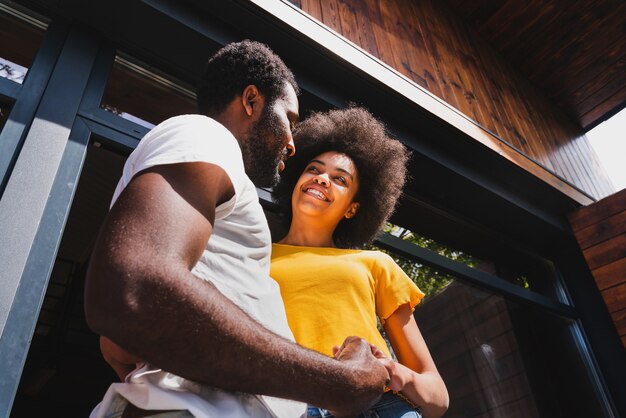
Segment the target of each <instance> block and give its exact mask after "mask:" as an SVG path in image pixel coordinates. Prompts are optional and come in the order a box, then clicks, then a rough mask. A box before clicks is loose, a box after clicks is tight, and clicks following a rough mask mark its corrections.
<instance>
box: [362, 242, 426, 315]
mask: <svg viewBox="0 0 626 418" xmlns="http://www.w3.org/2000/svg"><path fill="white" fill-rule="evenodd" d="M373 273H374V280H375V286H376V291H375V293H376V313H377V315H378V317H379V318H380V320H381V321H382V322H383V323H384V321H385V320H386V319H387V318H389V317H390V316H391V315H392V314H393V313H394V312H395V311H396V310H397V309H398V308H399V307H400V306H402V305H404V304H407V303H409V304H410V306H411V309H414V308H415V306H416V305H417V304H418V303H419V302H420V301H421V300H422V298H423V297H424V292H422V291H421V290H420V289H419V288H418V287H417V285H416V284H415V283H413V281H412V280H411V279H410V278H409V276H407V275H406V273H405V272H404V271H403V270H402V269H401V268H400V266H398V265H397V264H396V262H395V261H394V260H393V258H391V257H390V256H389V255H387V254H385V253H382V252H378V253H377V257H376V260H375V267H374V271H373Z"/></svg>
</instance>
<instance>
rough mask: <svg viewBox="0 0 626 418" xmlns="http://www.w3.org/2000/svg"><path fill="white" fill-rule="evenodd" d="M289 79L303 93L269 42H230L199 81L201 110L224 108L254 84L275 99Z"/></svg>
mask: <svg viewBox="0 0 626 418" xmlns="http://www.w3.org/2000/svg"><path fill="white" fill-rule="evenodd" d="M285 83H289V84H291V85H292V86H293V88H294V90H295V91H296V94H299V93H300V90H299V88H298V84H297V83H296V80H295V78H294V76H293V73H292V72H291V70H289V68H287V66H286V65H285V63H284V62H283V60H281V59H280V57H279V56H278V55H276V54H275V53H274V51H272V50H271V49H270V48H269V47H268V46H267V45H265V44H263V43H260V42H256V41H251V40H248V39H246V40H244V41H241V42H235V43H230V44H228V45H226V46H225V47H223V48H221V49H220V50H219V51H217V52H216V53H215V55H213V56H212V57H211V58H210V59H209V61H208V63H207V65H206V67H205V69H204V74H203V75H202V78H201V80H200V82H199V84H198V111H199V112H200V113H202V114H205V115H215V114H218V113H220V112H222V111H223V110H224V109H225V108H226V106H228V104H229V103H230V102H231V100H233V98H235V97H236V96H237V95H238V94H241V92H243V89H244V88H246V87H247V86H249V85H251V84H253V85H255V86H256V87H257V88H258V89H259V91H260V92H261V94H263V95H264V96H265V98H266V100H267V103H272V102H273V101H274V100H275V99H277V98H279V97H281V96H282V94H283V92H284V88H285Z"/></svg>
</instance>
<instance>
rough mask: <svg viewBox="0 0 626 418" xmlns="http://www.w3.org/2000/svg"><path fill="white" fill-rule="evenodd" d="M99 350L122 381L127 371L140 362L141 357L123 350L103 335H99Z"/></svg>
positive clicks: (130, 370) (133, 368)
mask: <svg viewBox="0 0 626 418" xmlns="http://www.w3.org/2000/svg"><path fill="white" fill-rule="evenodd" d="M100 352H101V353H102V357H104V360H105V361H106V362H107V363H109V366H111V367H112V368H113V370H115V373H116V374H117V376H118V377H119V378H120V380H121V381H122V382H123V381H124V379H126V376H127V375H128V373H130V372H132V371H133V370H135V367H136V364H137V363H141V362H142V359H140V358H139V357H137V356H135V355H134V354H132V353H129V352H128V351H126V350H124V349H123V348H122V347H120V346H119V345H117V344H115V343H114V342H113V341H111V340H109V339H108V338H107V337H104V336H101V337H100Z"/></svg>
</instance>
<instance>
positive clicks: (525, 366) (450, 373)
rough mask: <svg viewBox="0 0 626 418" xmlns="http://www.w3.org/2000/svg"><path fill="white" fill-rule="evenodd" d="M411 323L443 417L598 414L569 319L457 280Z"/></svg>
mask: <svg viewBox="0 0 626 418" xmlns="http://www.w3.org/2000/svg"><path fill="white" fill-rule="evenodd" d="M415 318H416V320H417V323H418V325H419V327H420V330H421V332H422V334H423V335H424V338H425V339H426V343H427V344H428V347H429V349H430V352H431V354H432V356H433V358H434V360H435V362H436V364H437V368H438V370H439V372H440V373H441V375H442V376H443V378H444V381H445V382H446V385H447V387H448V391H449V393H450V409H449V410H448V412H447V413H446V415H445V416H446V417H448V418H453V417H467V416H484V417H572V416H589V417H591V416H594V417H595V416H603V412H602V409H601V407H600V403H599V401H598V399H597V398H596V396H595V390H594V388H593V386H592V384H591V382H590V381H589V378H588V377H587V373H586V368H585V364H584V362H583V361H582V359H581V356H580V354H579V352H578V350H577V348H576V347H577V343H576V341H575V340H574V337H573V333H572V329H573V328H572V327H574V326H575V325H574V324H573V323H572V322H570V321H567V320H565V319H562V318H559V317H556V316H553V315H551V314H549V313H547V312H545V311H541V310H539V309H537V308H534V307H532V306H528V305H520V304H518V303H514V302H510V301H508V300H506V299H504V298H503V297H501V296H499V295H493V294H489V293H486V292H484V291H481V290H477V289H475V288H473V287H470V286H466V285H464V284H462V283H460V282H458V281H451V282H449V283H448V284H447V285H446V286H445V287H443V288H442V289H441V290H440V291H439V292H438V293H437V294H436V295H434V296H431V297H430V298H428V299H425V300H424V301H423V302H422V303H420V304H419V305H418V306H417V308H416V310H415ZM573 400H575V402H573Z"/></svg>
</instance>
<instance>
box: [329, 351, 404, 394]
mask: <svg viewBox="0 0 626 418" xmlns="http://www.w3.org/2000/svg"><path fill="white" fill-rule="evenodd" d="M370 350H372V354H373V355H374V357H376V358H377V359H378V361H379V362H380V363H381V364H382V365H383V366H385V369H387V373H389V382H388V383H387V387H388V388H389V389H391V390H393V391H395V392H399V391H401V390H402V388H403V387H404V385H405V383H406V373H403V371H404V370H403V369H404V368H403V367H399V366H401V365H400V364H398V363H396V362H395V361H393V360H392V359H391V358H389V357H387V355H385V353H384V352H383V351H382V350H381V349H380V348H378V347H377V346H375V345H374V344H370ZM342 351H343V346H341V347H338V346H334V347H333V357H335V358H337V357H339V356H340V355H341V352H342Z"/></svg>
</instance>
